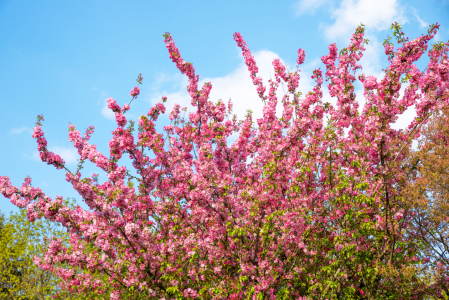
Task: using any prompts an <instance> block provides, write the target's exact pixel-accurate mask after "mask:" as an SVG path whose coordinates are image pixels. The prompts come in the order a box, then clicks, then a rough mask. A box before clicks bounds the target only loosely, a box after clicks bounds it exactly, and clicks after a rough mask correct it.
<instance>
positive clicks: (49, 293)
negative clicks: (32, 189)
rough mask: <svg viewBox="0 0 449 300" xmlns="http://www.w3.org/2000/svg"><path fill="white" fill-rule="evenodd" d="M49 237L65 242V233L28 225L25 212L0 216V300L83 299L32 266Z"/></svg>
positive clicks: (43, 225)
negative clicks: (64, 289)
mask: <svg viewBox="0 0 449 300" xmlns="http://www.w3.org/2000/svg"><path fill="white" fill-rule="evenodd" d="M67 203H69V201H68V200H67V201H66V204H67ZM52 237H56V238H62V239H63V240H64V241H65V242H67V241H68V234H67V232H66V231H65V230H64V229H63V228H62V227H61V226H58V225H55V223H52V222H50V221H48V220H43V219H41V220H36V221H35V222H29V221H28V220H27V216H26V210H25V209H22V210H20V212H18V213H12V212H11V213H10V216H9V218H6V217H5V216H4V214H0V299H5V300H9V299H11V300H12V299H15V300H16V299H17V300H37V299H39V300H41V299H42V300H44V299H54V298H57V299H86V298H85V297H80V296H76V295H71V294H70V293H69V292H67V291H63V290H61V288H60V287H59V285H58V284H59V282H60V279H59V278H57V277H55V276H54V275H53V274H52V273H50V272H49V271H48V270H43V269H41V268H39V267H38V266H37V265H35V264H34V262H33V258H34V257H35V256H41V254H42V252H43V250H44V249H46V248H47V246H48V244H49V243H50V241H51V238H52ZM53 296H55V297H53Z"/></svg>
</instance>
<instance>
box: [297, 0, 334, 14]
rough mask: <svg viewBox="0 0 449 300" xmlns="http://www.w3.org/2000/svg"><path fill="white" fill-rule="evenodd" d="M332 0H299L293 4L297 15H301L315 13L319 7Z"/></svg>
mask: <svg viewBox="0 0 449 300" xmlns="http://www.w3.org/2000/svg"><path fill="white" fill-rule="evenodd" d="M329 2H331V0H299V1H297V2H295V3H294V4H293V7H294V9H295V11H296V13H295V15H296V16H300V15H303V14H306V13H311V14H313V13H314V12H315V11H316V10H317V9H318V8H320V7H322V6H323V5H325V4H328V3H329Z"/></svg>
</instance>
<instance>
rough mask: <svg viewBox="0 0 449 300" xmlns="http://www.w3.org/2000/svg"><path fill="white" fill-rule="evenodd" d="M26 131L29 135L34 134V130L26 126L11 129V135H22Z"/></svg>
mask: <svg viewBox="0 0 449 300" xmlns="http://www.w3.org/2000/svg"><path fill="white" fill-rule="evenodd" d="M24 131H26V132H28V133H33V130H32V129H31V128H29V127H25V126H22V127H20V128H15V127H14V128H12V129H11V131H10V133H12V134H20V133H22V132H24Z"/></svg>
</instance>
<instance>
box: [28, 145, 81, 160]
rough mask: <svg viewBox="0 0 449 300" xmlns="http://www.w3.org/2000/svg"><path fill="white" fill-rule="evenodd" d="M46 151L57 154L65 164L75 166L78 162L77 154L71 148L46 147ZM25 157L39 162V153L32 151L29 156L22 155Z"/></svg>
mask: <svg viewBox="0 0 449 300" xmlns="http://www.w3.org/2000/svg"><path fill="white" fill-rule="evenodd" d="M48 150H49V151H51V152H53V153H55V154H58V155H59V156H61V158H62V159H63V160H64V161H65V162H66V164H75V163H77V162H78V158H79V154H78V152H77V151H76V149H75V148H73V147H65V146H54V147H48ZM24 156H25V157H28V158H31V159H33V160H35V161H41V158H40V156H39V151H37V150H36V151H33V154H32V155H31V156H29V155H27V154H24Z"/></svg>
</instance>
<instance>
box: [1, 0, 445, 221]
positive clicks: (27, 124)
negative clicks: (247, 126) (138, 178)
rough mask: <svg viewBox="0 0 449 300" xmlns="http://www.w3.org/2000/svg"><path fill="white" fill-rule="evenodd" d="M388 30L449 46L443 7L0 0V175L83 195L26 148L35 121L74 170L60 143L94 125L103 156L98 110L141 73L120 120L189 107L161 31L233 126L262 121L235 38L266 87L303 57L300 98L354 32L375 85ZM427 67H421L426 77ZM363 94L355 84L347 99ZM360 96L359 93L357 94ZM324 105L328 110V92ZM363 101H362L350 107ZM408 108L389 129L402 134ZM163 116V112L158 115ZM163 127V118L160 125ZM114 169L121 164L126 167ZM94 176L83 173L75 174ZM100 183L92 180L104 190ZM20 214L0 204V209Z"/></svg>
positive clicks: (89, 168)
mask: <svg viewBox="0 0 449 300" xmlns="http://www.w3.org/2000/svg"><path fill="white" fill-rule="evenodd" d="M394 21H397V22H399V23H400V24H402V25H403V31H404V32H405V34H406V35H407V36H409V37H410V38H411V39H413V38H416V37H417V36H419V35H420V34H423V33H425V32H426V31H427V27H428V26H429V25H430V24H432V23H436V22H438V23H439V24H441V27H440V32H439V33H438V35H437V37H436V38H435V41H436V40H441V41H448V40H449V0H428V1H417V0H408V1H403V0H375V1H372V0H359V1H355V0H343V1H340V0H316V1H311V0H300V1H20V0H17V1H5V0H3V1H2V0H0V40H1V43H0V103H1V109H0V141H1V147H0V175H1V176H5V175H6V176H9V177H10V178H11V181H12V183H13V184H14V185H16V186H19V187H20V186H21V184H22V182H23V179H24V178H25V177H26V176H27V175H29V176H31V177H32V178H33V185H34V186H39V187H40V188H41V189H43V191H44V192H45V193H46V194H47V195H49V196H50V197H52V198H54V197H55V196H56V195H60V196H63V197H64V198H66V197H73V198H75V199H76V200H77V202H78V203H79V204H80V205H81V206H83V207H85V208H86V205H84V203H82V201H81V200H82V199H81V197H80V196H79V195H78V194H77V193H76V192H75V191H74V190H73V189H72V188H71V185H70V184H69V183H67V182H66V181H65V173H64V171H61V170H56V169H55V168H54V167H52V166H48V165H46V164H45V163H42V162H41V161H40V159H39V155H38V152H37V149H36V148H37V144H36V141H35V140H34V139H32V138H31V133H32V128H33V126H34V122H35V120H36V116H37V115H38V114H43V115H44V117H45V121H44V124H43V130H44V132H45V135H46V138H47V141H48V146H49V149H50V150H51V151H54V152H56V153H58V154H60V155H61V156H62V157H63V158H64V159H65V161H66V163H67V164H66V166H67V167H68V168H69V169H71V170H75V169H76V165H77V158H78V156H77V153H76V151H75V150H74V148H73V146H72V145H71V143H70V142H69V141H68V135H67V133H68V132H67V129H68V127H67V125H68V123H69V122H70V123H72V124H74V125H75V126H76V128H77V129H78V130H80V131H81V132H83V131H84V130H85V129H86V128H87V127H88V126H89V125H93V126H94V127H95V133H94V135H93V137H92V139H91V142H92V143H94V144H97V145H98V149H99V150H100V151H102V152H103V153H105V154H108V146H107V145H108V141H109V139H110V138H111V131H112V130H114V129H115V121H114V120H113V119H112V118H111V113H110V112H109V111H108V110H107V109H106V108H105V103H106V99H107V98H108V97H113V98H114V99H115V100H117V102H118V104H119V105H121V106H122V105H123V104H124V103H126V102H129V100H130V97H129V92H130V91H131V89H132V88H133V87H134V86H135V79H136V77H137V75H138V73H142V76H143V77H144V79H143V85H142V86H141V95H140V96H139V97H138V98H137V100H135V101H134V102H133V103H132V107H131V111H130V113H129V114H127V116H128V117H131V119H134V120H137V119H138V117H139V116H140V115H142V114H146V113H147V112H148V110H149V108H150V107H151V106H152V105H153V104H154V103H156V102H158V101H159V100H160V98H161V97H162V96H167V97H168V103H167V108H168V112H170V111H171V108H172V107H173V104H174V103H180V104H181V105H182V106H188V105H189V102H190V100H189V97H188V94H187V91H186V89H185V87H186V85H187V80H186V78H185V77H184V76H182V74H180V72H179V71H178V70H177V69H176V67H175V65H174V64H173V63H172V62H171V60H170V59H169V58H168V52H167V49H166V48H165V45H164V43H163V36H162V35H163V33H164V32H170V33H171V34H172V36H173V38H174V40H175V42H176V45H177V46H178V47H179V49H180V51H181V54H182V56H183V58H184V59H185V60H186V61H188V62H192V63H193V66H194V67H195V69H196V73H197V74H199V76H200V80H201V82H204V81H211V82H212V93H211V99H212V100H214V101H216V100H218V99H220V98H221V99H223V100H225V101H227V100H228V99H229V98H231V99H232V101H233V103H234V109H235V112H236V113H237V114H238V116H239V117H242V116H243V115H244V114H245V112H246V110H247V109H252V110H253V111H254V115H255V116H256V117H257V116H258V115H260V112H261V109H262V105H261V102H260V100H259V98H258V96H257V92H256V89H255V87H254V86H253V85H252V83H251V80H250V78H249V73H248V71H247V70H246V68H245V66H244V64H243V59H242V56H241V51H240V49H239V48H238V47H237V46H236V43H235V41H234V40H233V38H232V35H233V33H234V32H236V31H238V32H240V33H241V34H242V35H243V37H244V39H245V40H246V42H247V44H248V46H249V47H250V49H251V51H252V53H253V54H254V56H255V59H256V61H257V63H258V65H259V68H260V75H261V76H262V77H263V78H264V80H265V81H266V80H268V79H269V78H270V76H273V69H272V67H271V62H272V60H273V58H281V60H282V61H283V62H284V63H285V64H286V65H287V66H288V68H289V69H290V70H292V69H294V68H295V60H296V55H297V54H296V53H297V50H298V48H303V49H304V50H305V51H306V61H305V63H304V65H303V66H302V67H301V69H302V73H301V74H302V75H301V83H300V88H301V91H302V92H303V93H306V92H308V91H309V90H311V87H312V85H313V82H312V81H311V79H310V75H311V74H312V71H313V69H315V68H318V67H321V69H322V70H323V69H324V67H323V64H322V63H321V61H320V58H321V57H322V56H323V55H326V54H327V53H328V46H329V44H331V43H337V47H338V48H339V49H341V48H343V47H345V46H347V45H348V42H349V40H350V37H351V34H352V33H353V32H354V30H355V28H356V27H357V25H358V24H360V22H362V23H363V24H365V25H366V38H368V39H369V40H370V42H369V45H368V46H367V51H366V52H365V56H364V57H363V58H362V66H364V69H363V72H364V73H365V74H366V75H374V76H376V77H379V76H380V75H381V74H382V68H385V67H386V66H387V64H386V62H387V60H386V57H385V55H384V53H383V48H382V42H383V40H384V39H385V38H386V37H387V35H390V36H391V35H392V32H391V30H390V25H391V23H392V22H394ZM425 64H426V58H422V59H421V61H420V62H419V64H418V66H419V67H421V68H422V67H423V66H425ZM357 90H359V91H360V85H358V86H356V91H357ZM360 95H361V93H360ZM324 98H325V100H326V99H327V100H328V101H331V102H332V101H333V99H330V97H329V95H328V94H327V93H325V96H324ZM359 99H360V101H362V102H363V97H361V98H359ZM413 114H414V112H413V110H409V111H408V112H406V113H405V114H404V116H403V117H401V118H400V119H399V120H398V122H397V124H396V126H397V127H398V128H401V127H405V126H406V125H407V122H410V121H411V118H413ZM167 116H168V114H167ZM160 121H161V122H160V124H159V125H160V126H158V127H159V128H161V127H162V126H163V125H167V124H168V118H162V119H160ZM123 164H125V165H128V164H129V161H127V160H126V159H125V160H124V161H123ZM93 172H98V169H97V168H96V167H95V166H93V165H92V164H88V163H87V164H86V166H85V168H84V169H83V170H82V174H83V176H90V175H91V174H92V173H93ZM105 178H106V177H105V176H104V174H100V180H104V179H105ZM17 210H18V209H17V208H16V207H15V206H13V205H12V204H11V203H9V200H8V199H5V198H4V197H3V196H1V195H0V211H2V212H9V211H17Z"/></svg>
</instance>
